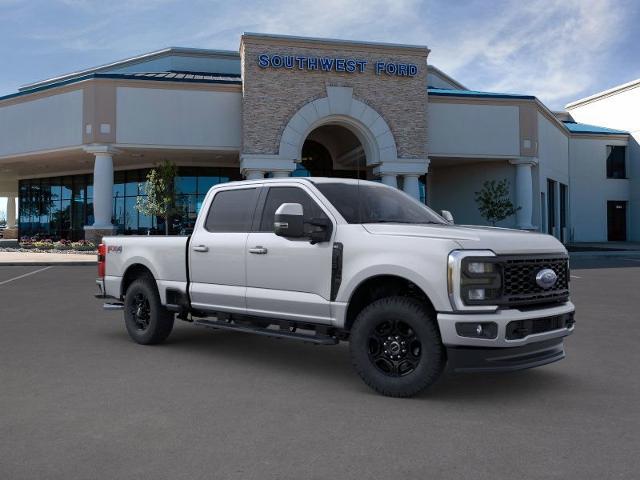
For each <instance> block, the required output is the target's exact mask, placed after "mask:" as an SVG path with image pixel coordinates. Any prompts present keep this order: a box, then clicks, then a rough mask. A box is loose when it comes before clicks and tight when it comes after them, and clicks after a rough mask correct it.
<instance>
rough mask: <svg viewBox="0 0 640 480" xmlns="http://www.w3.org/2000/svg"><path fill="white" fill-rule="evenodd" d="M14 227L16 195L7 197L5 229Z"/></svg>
mask: <svg viewBox="0 0 640 480" xmlns="http://www.w3.org/2000/svg"><path fill="white" fill-rule="evenodd" d="M14 228H16V197H15V196H11V195H10V196H8V197H7V229H8V230H9V229H14Z"/></svg>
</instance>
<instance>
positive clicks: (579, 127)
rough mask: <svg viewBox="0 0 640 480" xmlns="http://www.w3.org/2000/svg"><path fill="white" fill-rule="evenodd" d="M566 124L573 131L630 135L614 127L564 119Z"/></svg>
mask: <svg viewBox="0 0 640 480" xmlns="http://www.w3.org/2000/svg"><path fill="white" fill-rule="evenodd" d="M562 123H564V125H565V126H566V127H567V128H568V129H569V131H570V132H571V133H591V134H598V135H628V134H629V132H627V131H625V130H614V129H613V128H606V127H598V126H597V125H589V124H586V123H577V122H571V121H566V120H565V121H563V122H562Z"/></svg>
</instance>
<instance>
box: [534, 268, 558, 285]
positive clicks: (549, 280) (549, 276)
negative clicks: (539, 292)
mask: <svg viewBox="0 0 640 480" xmlns="http://www.w3.org/2000/svg"><path fill="white" fill-rule="evenodd" d="M557 281H558V275H556V272H554V271H553V270H551V269H550V268H543V269H542V270H540V271H539V272H538V273H537V274H536V283H537V284H538V286H539V287H540V288H551V287H553V286H554V285H555V284H556V282H557Z"/></svg>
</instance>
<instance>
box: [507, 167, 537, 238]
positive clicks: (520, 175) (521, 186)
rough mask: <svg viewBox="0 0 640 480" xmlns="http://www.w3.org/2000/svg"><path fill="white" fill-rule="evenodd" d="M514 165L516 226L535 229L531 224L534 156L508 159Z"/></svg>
mask: <svg viewBox="0 0 640 480" xmlns="http://www.w3.org/2000/svg"><path fill="white" fill-rule="evenodd" d="M509 163H511V164H512V165H515V166H516V186H515V196H516V207H520V209H519V210H518V211H517V212H516V226H517V227H518V228H520V229H522V230H535V227H534V226H533V222H532V218H533V173H532V171H531V169H532V167H533V166H534V165H536V164H537V163H538V159H537V158H535V157H521V158H517V159H514V160H509Z"/></svg>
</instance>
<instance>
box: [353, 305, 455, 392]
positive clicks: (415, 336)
mask: <svg viewBox="0 0 640 480" xmlns="http://www.w3.org/2000/svg"><path fill="white" fill-rule="evenodd" d="M387 324H391V326H392V327H391V329H389V327H387V326H386V325H387ZM381 326H382V327H381ZM385 329H386V330H385ZM393 329H396V330H395V334H392V333H393V332H394V330H393ZM398 329H399V330H398ZM380 332H384V334H383V335H381V334H380ZM396 337H397V340H396ZM402 342H405V343H404V344H402ZM392 343H393V344H392ZM385 345H386V346H385ZM380 349H382V350H380ZM392 349H395V350H394V351H393V352H392V351H391V350H392ZM403 349H404V350H406V352H403ZM350 352H351V362H352V363H353V366H354V368H355V369H356V371H357V372H358V374H359V375H360V377H361V378H362V380H364V382H365V383H366V384H367V385H369V386H370V387H371V388H372V389H374V390H375V391H377V392H378V393H381V394H382V395H386V396H389V397H410V396H413V395H416V394H417V393H419V392H421V391H422V390H424V389H425V388H427V387H429V386H430V385H432V384H433V383H434V382H435V381H436V380H437V379H438V377H439V376H440V374H441V373H442V370H443V369H444V366H445V364H446V354H445V349H444V346H443V345H442V341H441V338H440V333H439V331H438V327H437V323H436V318H435V312H433V310H432V309H431V308H429V307H428V306H427V305H425V304H424V303H423V302H421V301H420V300H418V299H415V298H411V297H400V296H395V297H387V298H382V299H380V300H377V301H375V302H373V303H371V304H370V305H368V306H367V307H365V308H364V309H363V310H362V311H361V312H360V314H359V315H358V316H357V318H356V320H355V322H354V324H353V328H352V329H351V333H350ZM386 352H389V353H386ZM393 353H397V354H398V355H397V357H398V358H399V360H393V359H394V358H396V356H395V355H393ZM390 354H391V355H390ZM389 356H391V359H389ZM408 366H412V367H413V368H409V367H408ZM385 369H388V370H389V371H386V370H385Z"/></svg>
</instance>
